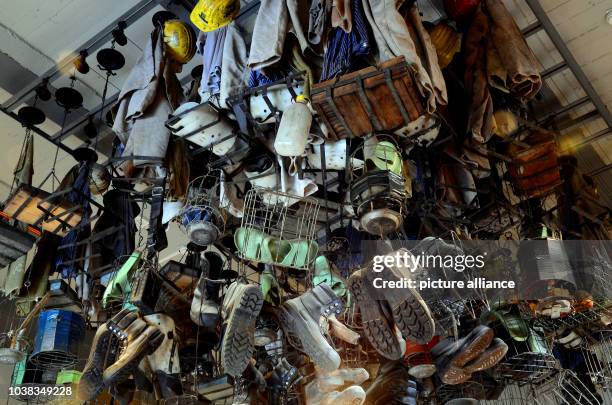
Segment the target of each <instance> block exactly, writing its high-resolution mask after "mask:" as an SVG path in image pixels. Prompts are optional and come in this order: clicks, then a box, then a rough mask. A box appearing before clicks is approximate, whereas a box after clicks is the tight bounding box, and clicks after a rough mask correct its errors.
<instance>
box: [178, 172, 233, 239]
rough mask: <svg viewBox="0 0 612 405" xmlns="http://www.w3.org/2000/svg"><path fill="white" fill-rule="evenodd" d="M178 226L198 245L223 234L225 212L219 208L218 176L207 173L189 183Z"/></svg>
mask: <svg viewBox="0 0 612 405" xmlns="http://www.w3.org/2000/svg"><path fill="white" fill-rule="evenodd" d="M180 227H181V229H182V230H183V232H185V234H187V236H189V239H190V240H191V242H193V243H195V244H196V245H199V246H208V245H211V244H212V243H214V242H215V241H217V240H218V239H219V238H220V237H221V236H222V235H223V233H224V232H225V213H224V212H223V211H222V209H221V199H220V179H219V177H218V176H215V175H212V174H207V175H205V176H201V177H198V178H197V179H195V180H193V181H192V182H191V183H189V188H188V189H187V198H186V200H185V205H184V206H183V209H182V211H181V214H180Z"/></svg>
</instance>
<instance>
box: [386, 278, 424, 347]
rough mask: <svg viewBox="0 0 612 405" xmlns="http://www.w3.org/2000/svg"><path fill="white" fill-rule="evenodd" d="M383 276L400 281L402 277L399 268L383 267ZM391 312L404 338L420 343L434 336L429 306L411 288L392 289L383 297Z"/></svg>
mask: <svg viewBox="0 0 612 405" xmlns="http://www.w3.org/2000/svg"><path fill="white" fill-rule="evenodd" d="M382 274H384V278H385V279H386V280H389V281H400V280H402V279H403V278H404V275H402V274H401V271H400V270H399V269H385V271H384V273H382ZM384 298H385V299H386V300H387V302H388V303H389V306H390V307H391V311H392V314H393V320H394V322H395V325H396V326H397V327H398V329H399V330H400V331H401V332H402V336H403V337H404V338H407V339H410V340H412V341H415V342H417V343H420V344H425V343H428V342H429V341H430V340H431V339H432V338H433V336H434V333H435V328H436V324H435V321H434V319H433V316H432V315H431V311H430V310H429V306H428V305H427V303H426V302H425V300H424V299H423V298H422V297H421V295H420V294H419V293H418V292H417V291H416V290H413V289H410V288H403V289H393V290H391V291H386V292H385V297H384Z"/></svg>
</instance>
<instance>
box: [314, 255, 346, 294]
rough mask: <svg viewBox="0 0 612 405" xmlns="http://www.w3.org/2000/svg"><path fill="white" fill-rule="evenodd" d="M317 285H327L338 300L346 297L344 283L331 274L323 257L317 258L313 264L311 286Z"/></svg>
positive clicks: (325, 258) (328, 265)
mask: <svg viewBox="0 0 612 405" xmlns="http://www.w3.org/2000/svg"><path fill="white" fill-rule="evenodd" d="M319 284H327V285H328V286H330V287H331V289H332V290H333V291H334V293H335V294H336V295H337V296H338V297H340V298H344V297H346V296H347V293H348V289H347V288H346V285H345V284H344V281H343V280H342V279H341V278H340V277H339V276H337V275H336V274H334V273H333V272H332V269H331V266H330V264H329V261H328V260H327V257H325V256H323V255H321V256H319V257H317V258H316V259H315V262H314V275H313V277H312V285H314V286H317V285H319Z"/></svg>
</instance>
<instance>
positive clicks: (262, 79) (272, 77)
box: [248, 70, 284, 87]
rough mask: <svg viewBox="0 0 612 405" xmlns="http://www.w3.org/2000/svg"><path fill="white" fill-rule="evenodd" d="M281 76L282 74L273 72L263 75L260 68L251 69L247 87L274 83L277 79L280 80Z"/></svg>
mask: <svg viewBox="0 0 612 405" xmlns="http://www.w3.org/2000/svg"><path fill="white" fill-rule="evenodd" d="M283 77H284V75H282V74H279V73H275V72H268V74H267V75H265V74H263V73H262V72H261V71H260V70H251V71H250V72H249V82H248V85H249V87H259V86H263V85H266V84H270V83H274V82H276V81H278V80H281V79H282V78H283Z"/></svg>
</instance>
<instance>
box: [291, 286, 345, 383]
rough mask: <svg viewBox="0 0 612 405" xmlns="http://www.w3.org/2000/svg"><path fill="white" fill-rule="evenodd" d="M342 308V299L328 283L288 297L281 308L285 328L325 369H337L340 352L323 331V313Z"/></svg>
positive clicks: (330, 312)
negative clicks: (294, 296) (291, 297)
mask: <svg viewBox="0 0 612 405" xmlns="http://www.w3.org/2000/svg"><path fill="white" fill-rule="evenodd" d="M342 309H343V303H342V300H341V299H340V298H338V297H337V296H336V295H335V294H334V292H333V290H332V289H331V288H330V287H329V286H328V285H327V284H321V285H318V286H316V287H315V288H313V289H312V290H310V291H308V292H306V293H304V294H302V295H300V296H299V297H296V298H293V299H290V300H288V301H287V302H285V303H284V304H283V305H282V306H281V308H280V318H281V322H282V323H283V327H284V329H285V330H286V331H288V333H290V334H292V335H293V336H295V337H296V339H298V340H299V341H300V343H301V345H302V348H303V349H304V352H305V353H306V354H307V355H308V356H309V357H310V359H311V360H312V361H313V362H314V364H315V365H316V366H317V367H319V368H321V369H322V370H324V371H328V372H331V371H334V370H336V369H337V368H338V367H339V366H340V356H339V355H338V353H336V351H335V350H334V349H333V348H332V347H331V346H330V345H329V343H328V342H327V340H326V339H325V338H324V337H323V335H322V334H321V327H320V324H321V317H324V318H328V317H330V316H333V315H339V314H340V313H342Z"/></svg>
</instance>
